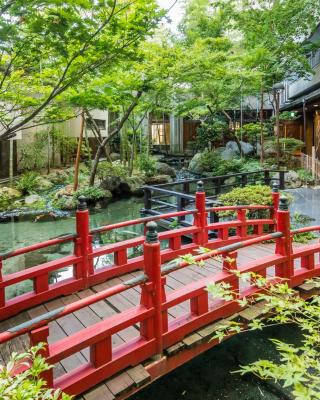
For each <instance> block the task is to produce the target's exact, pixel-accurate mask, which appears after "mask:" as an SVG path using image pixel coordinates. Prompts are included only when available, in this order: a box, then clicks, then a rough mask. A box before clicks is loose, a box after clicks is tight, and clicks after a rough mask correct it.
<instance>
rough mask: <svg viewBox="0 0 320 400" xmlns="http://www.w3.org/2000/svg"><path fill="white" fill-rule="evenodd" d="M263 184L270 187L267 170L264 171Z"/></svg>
mask: <svg viewBox="0 0 320 400" xmlns="http://www.w3.org/2000/svg"><path fill="white" fill-rule="evenodd" d="M264 184H265V185H267V186H269V185H270V171H269V170H265V171H264Z"/></svg>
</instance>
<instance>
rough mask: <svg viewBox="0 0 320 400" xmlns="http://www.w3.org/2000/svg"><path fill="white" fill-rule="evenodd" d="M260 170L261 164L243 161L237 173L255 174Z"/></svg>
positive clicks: (254, 161) (253, 161)
mask: <svg viewBox="0 0 320 400" xmlns="http://www.w3.org/2000/svg"><path fill="white" fill-rule="evenodd" d="M261 169H262V167H261V164H260V162H259V161H257V160H254V159H252V160H245V161H244V163H243V164H242V165H241V168H240V171H239V172H256V171H260V170H261Z"/></svg>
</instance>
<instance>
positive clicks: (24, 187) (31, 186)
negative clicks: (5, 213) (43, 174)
mask: <svg viewBox="0 0 320 400" xmlns="http://www.w3.org/2000/svg"><path fill="white" fill-rule="evenodd" d="M38 178H39V175H38V174H37V173H35V172H32V171H30V172H26V173H25V174H23V175H21V176H20V178H19V180H18V182H17V184H16V187H17V189H18V190H20V192H22V193H23V194H30V193H33V192H35V191H36V189H37V186H38Z"/></svg>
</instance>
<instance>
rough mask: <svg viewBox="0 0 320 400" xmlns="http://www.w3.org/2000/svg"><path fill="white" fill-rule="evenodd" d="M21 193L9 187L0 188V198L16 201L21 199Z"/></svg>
mask: <svg viewBox="0 0 320 400" xmlns="http://www.w3.org/2000/svg"><path fill="white" fill-rule="evenodd" d="M21 196H22V193H21V192H20V191H19V190H17V189H13V188H10V187H6V186H5V187H2V188H0V197H6V198H8V199H17V198H18V197H21Z"/></svg>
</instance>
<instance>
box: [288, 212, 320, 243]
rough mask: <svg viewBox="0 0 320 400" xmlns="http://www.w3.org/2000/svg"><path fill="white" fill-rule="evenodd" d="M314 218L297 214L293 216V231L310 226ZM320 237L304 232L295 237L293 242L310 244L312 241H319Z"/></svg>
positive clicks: (313, 233)
mask: <svg viewBox="0 0 320 400" xmlns="http://www.w3.org/2000/svg"><path fill="white" fill-rule="evenodd" d="M311 221H314V218H311V217H309V216H308V215H305V214H300V213H298V212H295V213H294V214H293V215H292V214H291V229H292V230H294V229H299V228H303V227H305V226H306V225H308V224H309V223H310V222H311ZM318 237H319V236H318V235H317V234H316V233H315V232H304V233H298V234H296V235H293V241H294V242H296V243H308V242H309V241H310V240H314V239H317V238H318Z"/></svg>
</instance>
